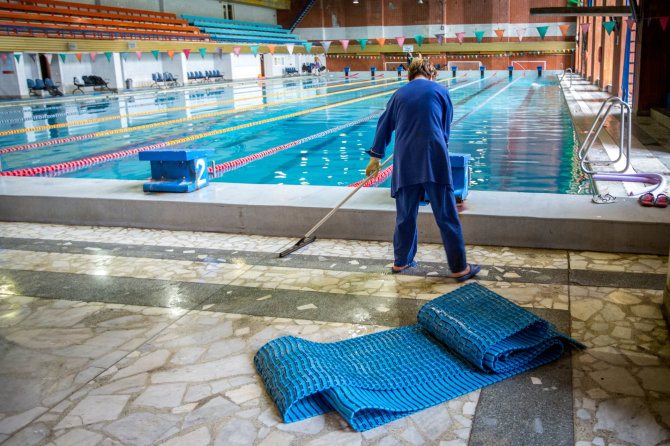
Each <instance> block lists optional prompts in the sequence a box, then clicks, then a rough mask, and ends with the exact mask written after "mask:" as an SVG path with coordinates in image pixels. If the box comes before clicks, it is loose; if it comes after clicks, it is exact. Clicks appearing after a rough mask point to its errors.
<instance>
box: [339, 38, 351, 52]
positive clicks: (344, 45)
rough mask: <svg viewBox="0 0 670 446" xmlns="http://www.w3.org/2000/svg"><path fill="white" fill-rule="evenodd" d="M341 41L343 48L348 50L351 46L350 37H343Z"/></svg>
mask: <svg viewBox="0 0 670 446" xmlns="http://www.w3.org/2000/svg"><path fill="white" fill-rule="evenodd" d="M340 43H341V44H342V48H344V51H346V50H347V47H348V46H349V39H342V40H340Z"/></svg>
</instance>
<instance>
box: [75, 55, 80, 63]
mask: <svg viewBox="0 0 670 446" xmlns="http://www.w3.org/2000/svg"><path fill="white" fill-rule="evenodd" d="M74 57H76V58H77V60H78V61H79V63H81V53H74Z"/></svg>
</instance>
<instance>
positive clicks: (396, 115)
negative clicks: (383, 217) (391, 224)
mask: <svg viewBox="0 0 670 446" xmlns="http://www.w3.org/2000/svg"><path fill="white" fill-rule="evenodd" d="M452 118H453V109H452V106H451V98H450V97H449V92H448V91H447V89H446V88H445V87H444V86H442V85H440V84H438V83H436V82H433V81H429V80H426V79H414V80H413V81H411V82H409V83H408V84H407V85H405V86H403V87H402V88H400V89H398V91H396V92H395V93H394V94H393V96H391V99H390V100H389V102H388V104H387V105H386V111H384V113H383V114H382V116H381V117H380V118H379V122H378V123H377V132H376V133H375V140H374V143H373V144H372V147H371V148H370V150H369V151H367V153H368V154H369V155H370V156H372V157H375V158H384V154H385V152H386V146H388V145H389V143H390V142H391V136H392V135H393V131H394V130H395V146H394V149H393V154H394V157H393V174H392V175H391V196H392V197H395V195H396V192H397V191H398V189H400V188H402V187H405V186H411V185H414V184H421V183H427V182H433V183H438V184H447V185H451V165H450V164H449V150H448V146H449V144H448V141H449V128H450V127H451V121H452Z"/></svg>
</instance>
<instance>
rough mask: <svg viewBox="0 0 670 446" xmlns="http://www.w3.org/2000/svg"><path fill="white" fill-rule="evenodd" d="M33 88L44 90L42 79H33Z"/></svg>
mask: <svg viewBox="0 0 670 446" xmlns="http://www.w3.org/2000/svg"><path fill="white" fill-rule="evenodd" d="M35 88H36V89H38V90H45V89H46V88H47V86H46V85H44V81H43V80H42V79H35Z"/></svg>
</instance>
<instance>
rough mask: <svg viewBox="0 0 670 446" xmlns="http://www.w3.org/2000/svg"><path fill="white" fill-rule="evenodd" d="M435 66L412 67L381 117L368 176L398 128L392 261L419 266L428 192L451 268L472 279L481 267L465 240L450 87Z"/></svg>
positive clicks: (401, 266)
mask: <svg viewBox="0 0 670 446" xmlns="http://www.w3.org/2000/svg"><path fill="white" fill-rule="evenodd" d="M436 76H437V71H436V70H435V67H434V66H433V64H432V63H431V62H430V61H429V60H427V59H422V58H417V59H414V60H413V61H412V64H411V65H410V67H409V71H408V78H409V80H410V82H409V83H408V84H407V85H405V86H403V87H402V88H400V89H398V91H396V92H395V93H394V94H393V96H391V99H390V100H389V102H388V104H387V105H386V111H385V112H384V113H383V114H382V116H381V117H380V118H379V122H378V123H377V132H376V134H375V140H374V143H373V144H372V147H371V148H370V150H369V151H368V152H367V153H368V154H369V155H370V164H368V167H367V169H366V171H365V174H366V176H369V175H371V174H372V173H374V172H378V171H379V165H380V159H381V158H383V157H384V153H385V152H386V146H388V145H389V143H390V142H391V136H392V135H393V132H394V131H395V148H394V150H393V155H394V158H393V173H392V175H391V196H392V197H394V198H395V199H396V210H397V216H396V227H395V233H394V235H393V248H394V256H395V261H394V266H393V272H394V273H398V272H401V271H403V270H405V269H407V268H411V267H413V266H416V264H417V263H416V262H415V261H414V256H415V255H416V248H417V229H416V221H417V215H418V212H419V203H420V202H421V200H422V199H423V197H424V195H425V193H427V194H428V198H429V199H430V205H431V207H432V209H433V215H434V216H435V221H436V222H437V225H438V227H439V228H440V234H441V235H442V242H443V243H444V249H445V251H446V254H447V261H448V262H449V269H451V272H452V274H453V277H454V278H455V279H456V280H459V281H463V280H467V279H470V278H471V277H473V276H474V275H475V274H477V273H478V272H479V271H480V270H481V268H480V266H479V265H475V264H469V263H467V262H466V258H465V244H464V242H463V232H462V229H461V222H460V220H459V218H458V210H457V208H456V199H455V197H454V189H453V186H452V180H451V165H450V163H449V151H448V141H449V128H450V126H451V120H452V117H453V109H452V106H451V98H450V97H449V92H448V91H447V89H446V88H445V87H444V86H442V85H440V84H438V83H436V82H434V80H435V77H436Z"/></svg>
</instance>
